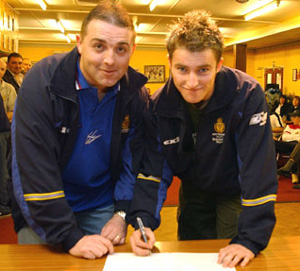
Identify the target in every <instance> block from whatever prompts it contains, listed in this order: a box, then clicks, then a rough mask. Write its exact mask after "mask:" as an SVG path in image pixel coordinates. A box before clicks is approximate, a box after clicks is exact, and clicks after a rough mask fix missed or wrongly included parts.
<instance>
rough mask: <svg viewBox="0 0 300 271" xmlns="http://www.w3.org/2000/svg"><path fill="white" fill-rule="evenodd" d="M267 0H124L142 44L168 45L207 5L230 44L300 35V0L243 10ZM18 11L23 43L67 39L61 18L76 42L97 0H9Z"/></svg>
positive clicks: (259, 44) (256, 44) (264, 43)
mask: <svg viewBox="0 0 300 271" xmlns="http://www.w3.org/2000/svg"><path fill="white" fill-rule="evenodd" d="M262 1H265V0H249V1H248V2H246V3H238V2H237V1H236V0H160V1H158V2H159V4H158V6H157V7H156V8H155V9H154V10H153V11H152V12H151V11H150V10H149V2H150V0H121V3H122V4H123V5H124V6H125V7H126V8H127V10H128V11H129V14H130V15H131V16H132V18H133V19H134V20H136V22H137V25H138V26H139V28H138V39H137V43H138V47H158V48H159V47H162V48H163V47H165V36H166V32H167V31H168V25H169V24H170V23H172V22H173V21H174V20H176V19H177V18H179V17H181V16H182V15H183V14H184V13H185V12H187V11H190V10H192V9H206V10H208V11H210V12H211V13H212V16H213V18H214V19H215V20H216V21H217V22H218V25H219V27H220V29H221V31H222V33H223V35H224V37H225V45H226V46H227V48H230V47H231V46H232V45H233V44H239V43H244V44H247V48H248V49H256V48H263V47H268V46H273V45H277V44H283V43H290V42H295V41H300V12H299V11H300V0H281V2H280V5H279V7H278V8H276V10H274V11H272V12H270V13H267V14H265V15H262V16H260V17H257V18H255V19H253V20H250V21H245V20H244V17H243V16H244V14H246V13H247V12H248V11H249V10H250V9H253V7H254V6H255V5H257V4H260V3H262ZM6 2H7V3H8V4H9V5H10V6H11V7H12V8H13V9H14V10H15V11H16V12H17V13H18V14H19V44H20V46H22V44H25V43H27V44H28V43H29V44H38V45H40V44H67V41H66V39H65V38H64V34H62V33H61V32H60V30H59V29H58V27H57V25H56V20H57V19H60V20H61V21H62V23H63V25H64V28H65V29H66V32H65V33H67V34H68V35H69V36H70V38H71V42H72V43H74V42H75V35H76V34H78V33H79V31H80V28H81V22H82V20H83V18H84V16H85V15H86V14H87V13H88V12H89V10H91V9H92V7H93V6H95V4H96V3H97V0H45V2H46V3H47V5H48V7H47V10H46V11H43V10H42V9H41V8H40V6H39V5H38V4H37V2H36V0H6Z"/></svg>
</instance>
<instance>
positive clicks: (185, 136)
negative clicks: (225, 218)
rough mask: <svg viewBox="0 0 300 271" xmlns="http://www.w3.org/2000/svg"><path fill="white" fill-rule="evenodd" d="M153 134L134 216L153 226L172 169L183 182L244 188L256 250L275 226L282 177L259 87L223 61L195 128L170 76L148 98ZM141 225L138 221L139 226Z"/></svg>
mask: <svg viewBox="0 0 300 271" xmlns="http://www.w3.org/2000/svg"><path fill="white" fill-rule="evenodd" d="M146 120H147V128H146V134H147V137H148V142H147V147H148V148H147V153H146V155H145V159H144V163H143V166H142V170H141V174H139V176H138V180H137V182H136V187H135V196H134V200H133V202H132V206H131V211H130V222H131V223H132V224H133V225H135V224H136V223H135V217H136V216H140V217H142V218H143V221H144V224H145V226H148V227H151V228H152V229H155V228H157V227H158V226H159V223H160V216H159V213H160V210H161V207H162V204H163V202H164V200H165V197H166V190H167V188H168V186H169V185H170V183H171V181H172V178H173V175H176V176H178V177H179V178H180V179H181V180H182V185H183V186H189V187H195V189H199V190H202V191H208V192H212V193H215V194H216V195H218V194H222V195H235V194H237V193H241V204H242V207H243V210H242V213H241V215H240V218H239V233H238V235H237V236H236V237H235V238H234V239H233V240H232V243H239V244H242V245H244V246H245V247H247V248H249V249H250V250H252V251H253V252H254V253H255V254H257V253H258V252H259V251H260V250H262V249H264V248H265V247H266V245H267V243H268V241H269V239H270V237H271V233H272V230H273V227H274V225H275V215H274V202H275V200H276V192H277V176H276V161H275V150H274V142H273V138H272V132H271V127H270V121H269V116H268V106H267V103H266V101H265V96H264V93H263V91H262V89H261V87H260V85H259V84H258V83H257V82H256V81H255V80H254V79H253V78H251V77H250V76H248V75H246V74H245V73H242V72H240V71H238V70H233V69H230V68H226V67H223V68H222V70H221V71H220V72H219V73H218V74H217V76H216V79H215V89H214V93H213V96H212V98H211V99H210V101H209V102H208V104H207V105H206V107H205V108H204V110H203V113H202V115H201V118H200V122H199V125H198V127H197V131H196V133H195V132H194V130H193V125H192V120H191V118H190V115H189V111H188V108H187V106H186V104H185V102H184V101H183V98H182V96H181V95H180V93H179V92H178V91H177V89H176V88H175V86H174V84H173V80H172V79H169V81H168V82H167V83H166V84H165V86H164V87H163V88H162V89H160V90H158V91H157V92H156V93H155V94H154V95H153V96H152V97H151V100H150V104H149V109H148V111H147V115H146ZM135 226H136V225H135Z"/></svg>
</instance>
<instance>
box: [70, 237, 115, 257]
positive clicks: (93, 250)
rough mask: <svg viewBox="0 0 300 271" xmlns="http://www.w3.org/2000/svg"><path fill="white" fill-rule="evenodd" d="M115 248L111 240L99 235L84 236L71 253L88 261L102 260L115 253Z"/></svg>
mask: <svg viewBox="0 0 300 271" xmlns="http://www.w3.org/2000/svg"><path fill="white" fill-rule="evenodd" d="M113 252H114V248H113V245H112V243H111V241H110V240H108V239H107V238H104V237H103V236H101V235H99V234H94V235H85V236H83V237H82V238H81V239H80V240H79V241H78V242H77V243H76V245H75V246H74V247H72V248H71V249H70V250H69V253H70V254H71V255H73V256H75V257H82V258H86V259H96V258H101V257H102V256H103V255H105V254H107V253H113Z"/></svg>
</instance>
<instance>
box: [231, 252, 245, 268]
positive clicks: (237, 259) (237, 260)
mask: <svg viewBox="0 0 300 271" xmlns="http://www.w3.org/2000/svg"><path fill="white" fill-rule="evenodd" d="M242 258H243V257H242V256H239V255H236V256H235V257H234V258H233V259H232V261H231V262H230V263H229V267H235V266H236V265H237V264H238V263H239V262H240V261H241V259H242Z"/></svg>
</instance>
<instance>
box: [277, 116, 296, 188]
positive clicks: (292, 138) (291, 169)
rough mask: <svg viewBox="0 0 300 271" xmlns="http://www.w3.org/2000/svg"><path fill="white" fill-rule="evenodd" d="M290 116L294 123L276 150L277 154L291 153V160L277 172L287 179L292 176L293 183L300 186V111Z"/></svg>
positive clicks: (288, 128)
mask: <svg viewBox="0 0 300 271" xmlns="http://www.w3.org/2000/svg"><path fill="white" fill-rule="evenodd" d="M289 115H290V118H291V120H292V123H291V124H288V125H287V126H286V127H285V129H284V131H283V134H282V137H281V139H280V140H278V141H275V148H276V152H277V153H289V154H290V159H289V160H288V162H287V163H286V164H285V165H284V166H283V167H281V168H279V169H278V170H277V174H278V175H282V176H286V177H290V175H291V176H292V183H293V184H299V179H298V174H299V169H298V166H297V162H298V161H299V159H300V146H299V142H300V110H295V111H294V112H292V113H290V114H289Z"/></svg>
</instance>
